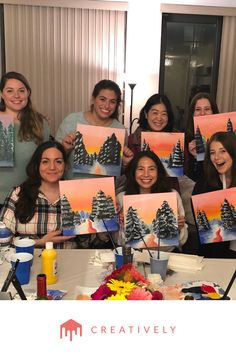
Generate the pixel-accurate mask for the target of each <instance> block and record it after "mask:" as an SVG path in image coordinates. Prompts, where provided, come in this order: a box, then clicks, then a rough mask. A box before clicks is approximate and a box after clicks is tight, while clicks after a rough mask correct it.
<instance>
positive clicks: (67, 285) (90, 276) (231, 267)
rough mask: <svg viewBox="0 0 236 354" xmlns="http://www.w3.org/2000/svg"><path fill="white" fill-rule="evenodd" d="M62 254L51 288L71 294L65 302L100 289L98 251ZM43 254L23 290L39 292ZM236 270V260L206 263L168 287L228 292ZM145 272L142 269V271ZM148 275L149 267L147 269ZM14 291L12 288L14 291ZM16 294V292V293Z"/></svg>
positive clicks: (235, 292) (2, 271)
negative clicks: (191, 285) (209, 285)
mask: <svg viewBox="0 0 236 354" xmlns="http://www.w3.org/2000/svg"><path fill="white" fill-rule="evenodd" d="M57 251H58V282H57V283H56V284H54V285H50V286H48V288H49V289H59V290H67V295H66V296H65V297H64V299H70V300H71V299H74V298H75V288H76V286H84V287H92V288H96V287H98V286H99V285H100V284H101V281H102V273H104V272H105V271H106V269H105V268H103V267H100V266H94V265H92V264H89V260H90V259H91V257H92V256H93V255H94V253H95V250H57ZM40 253H41V251H40V250H36V251H35V256H34V262H33V265H32V268H31V276H30V283H29V284H27V285H23V286H22V288H23V290H26V289H36V276H37V274H39V273H41V257H39V255H40ZM9 269H10V264H9V263H8V262H6V261H5V262H4V263H3V264H2V265H0V287H2V284H3V282H4V280H5V278H6V276H7V274H8V271H9ZM235 269H236V260H235V259H204V268H203V269H202V270H201V271H197V272H195V273H186V272H184V273H183V272H176V273H174V274H172V275H170V276H167V278H166V281H165V285H174V284H181V283H185V282H188V281H197V280H200V281H201V280H203V281H212V282H215V283H217V284H219V285H220V286H221V287H222V288H223V289H224V290H225V289H226V286H227V285H228V283H229V280H230V278H231V277H232V275H233V273H234V271H235ZM140 270H142V268H140ZM147 272H148V267H147ZM11 290H12V288H11ZM12 292H13V293H14V290H13V291H12ZM229 296H230V297H231V299H235V300H236V282H234V284H233V286H232V288H231V291H230V293H229Z"/></svg>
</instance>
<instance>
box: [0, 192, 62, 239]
mask: <svg viewBox="0 0 236 354" xmlns="http://www.w3.org/2000/svg"><path fill="white" fill-rule="evenodd" d="M19 191H20V187H16V188H14V189H13V190H11V191H10V193H9V195H8V197H7V198H6V200H5V202H4V206H3V208H2V210H1V216H0V219H1V220H2V221H3V222H4V223H5V225H6V226H7V227H8V228H9V229H10V230H11V231H12V233H13V234H14V235H15V236H19V237H30V238H32V239H40V238H42V237H43V236H44V235H46V234H47V233H49V232H50V231H55V230H59V229H60V228H61V203H60V199H58V200H56V201H55V202H54V203H50V202H49V201H48V199H47V198H46V197H45V195H44V194H43V193H42V192H39V194H38V198H37V200H36V209H35V214H34V216H33V217H32V219H31V220H30V221H29V222H28V223H26V224H21V223H20V222H19V220H17V219H16V217H15V206H16V202H17V200H18V193H19Z"/></svg>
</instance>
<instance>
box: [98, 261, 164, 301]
mask: <svg viewBox="0 0 236 354" xmlns="http://www.w3.org/2000/svg"><path fill="white" fill-rule="evenodd" d="M91 299H92V300H162V299H163V296H162V293H161V292H160V291H158V290H157V289H156V288H155V285H153V284H152V283H150V281H149V280H147V279H146V278H145V277H144V276H143V275H142V274H140V273H139V272H138V271H137V270H136V269H135V267H134V266H133V265H132V264H125V265H123V266H122V267H121V268H119V269H116V270H114V271H113V272H112V273H111V274H110V275H108V276H107V277H106V278H105V279H104V282H103V283H102V284H101V285H100V286H99V288H98V289H97V290H96V291H95V293H93V294H92V295H91Z"/></svg>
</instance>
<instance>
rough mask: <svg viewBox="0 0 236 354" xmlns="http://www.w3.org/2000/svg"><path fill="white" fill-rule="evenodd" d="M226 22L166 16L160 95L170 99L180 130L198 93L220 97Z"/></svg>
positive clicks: (207, 17)
mask: <svg viewBox="0 0 236 354" xmlns="http://www.w3.org/2000/svg"><path fill="white" fill-rule="evenodd" d="M222 21H223V17H221V16H203V15H182V14H167V13H163V16H162V43H161V62H160V82H159V92H160V93H165V94H166V95H167V96H168V98H169V99H170V101H171V103H172V106H173V110H174V114H175V120H176V124H175V126H176V128H178V129H180V130H184V127H185V121H184V114H185V112H186V110H187V108H188V105H189V102H190V100H191V98H192V97H193V96H194V95H195V94H196V93H197V92H199V91H204V92H209V93H210V94H211V95H212V96H213V97H216V91H217V80H218V67H219V58H220V41H221V30H222Z"/></svg>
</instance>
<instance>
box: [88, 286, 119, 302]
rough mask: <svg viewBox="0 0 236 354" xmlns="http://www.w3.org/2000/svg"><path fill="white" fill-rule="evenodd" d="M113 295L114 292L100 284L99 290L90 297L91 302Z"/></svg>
mask: <svg viewBox="0 0 236 354" xmlns="http://www.w3.org/2000/svg"><path fill="white" fill-rule="evenodd" d="M113 294H115V292H114V291H111V289H109V288H108V286H107V285H106V284H102V285H100V286H99V288H98V289H97V290H96V291H95V293H93V294H92V295H91V298H92V300H104V299H106V298H107V297H109V296H111V295H113Z"/></svg>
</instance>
